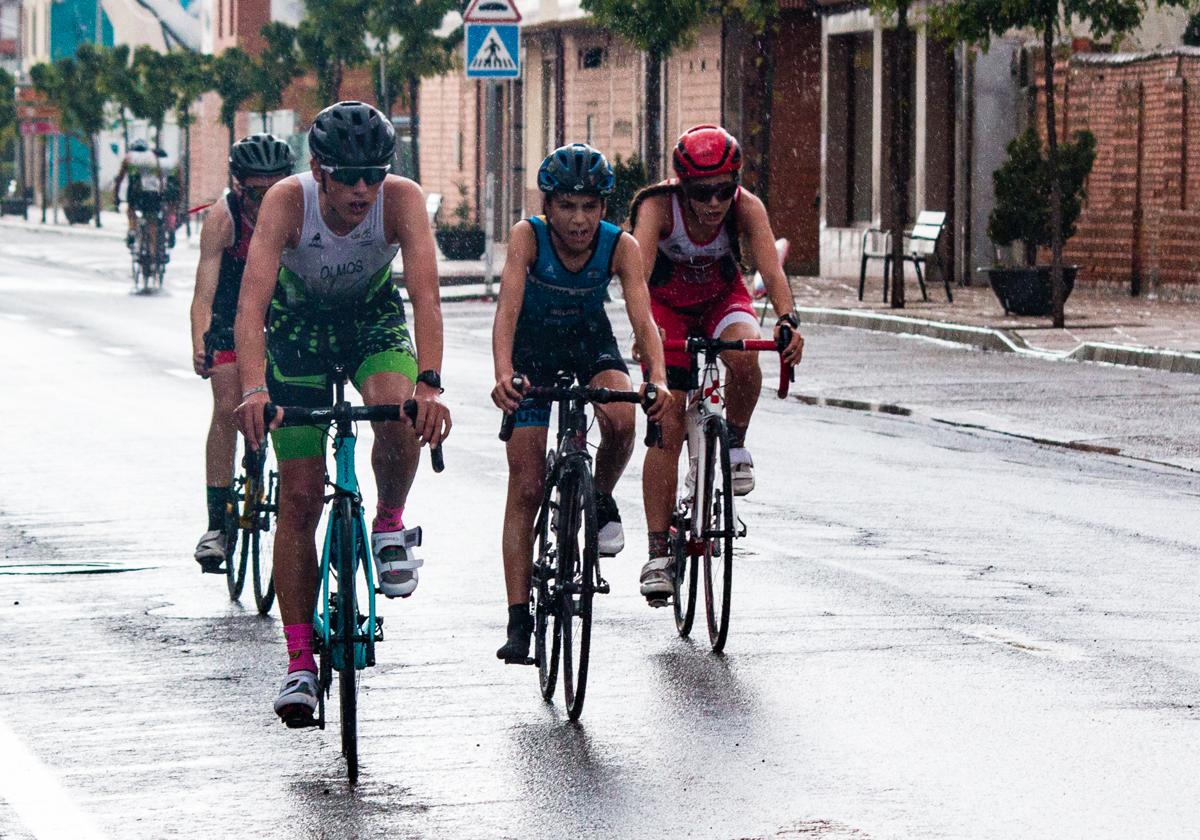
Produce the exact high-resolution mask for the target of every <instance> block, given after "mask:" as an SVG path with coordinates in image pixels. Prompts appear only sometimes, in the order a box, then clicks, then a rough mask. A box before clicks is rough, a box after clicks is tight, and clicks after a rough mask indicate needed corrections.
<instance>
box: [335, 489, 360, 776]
mask: <svg viewBox="0 0 1200 840" xmlns="http://www.w3.org/2000/svg"><path fill="white" fill-rule="evenodd" d="M333 516H334V521H333V523H332V525H331V526H330V527H331V528H333V539H332V543H333V551H334V563H335V566H334V568H335V569H336V570H337V600H336V602H335V603H336V604H337V622H336V624H335V625H334V633H335V636H334V638H333V643H332V645H333V648H334V649H335V651H336V654H335V656H334V666H335V667H336V668H337V672H338V700H339V705H340V708H341V714H342V755H344V756H345V757H346V777H347V778H348V779H349V780H350V784H354V783H355V782H357V781H358V669H357V668H356V664H355V652H354V648H355V645H354V640H355V636H356V635H357V632H358V599H357V598H356V592H355V571H356V569H355V562H354V561H355V554H356V540H355V536H354V514H353V509H352V508H351V505H350V500H349V499H338V500H337V501H336V502H335V503H334V514H333Z"/></svg>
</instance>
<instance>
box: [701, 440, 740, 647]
mask: <svg viewBox="0 0 1200 840" xmlns="http://www.w3.org/2000/svg"><path fill="white" fill-rule="evenodd" d="M704 437H705V444H706V459H707V469H705V479H704V482H705V493H704V516H703V517H702V518H701V520H700V521H701V522H703V523H704V532H703V537H704V611H705V614H706V616H707V618H708V640H709V642H710V643H711V644H712V649H713V651H714V652H715V653H720V652H721V651H722V650H723V649H724V648H725V640H726V638H727V637H728V636H729V604H730V594H731V586H732V583H733V534H734V531H733V472H732V470H731V469H730V466H729V430H728V428H726V426H725V421H724V420H722V419H721V418H719V417H717V418H713V419H712V420H710V421H709V422H708V425H707V426H706V427H705V430H704Z"/></svg>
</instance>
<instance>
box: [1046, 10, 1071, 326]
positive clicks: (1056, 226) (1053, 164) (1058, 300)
mask: <svg viewBox="0 0 1200 840" xmlns="http://www.w3.org/2000/svg"><path fill="white" fill-rule="evenodd" d="M1057 11H1058V7H1057V6H1056V7H1055V12H1056V13H1057ZM1054 23H1055V20H1054V19H1047V21H1046V25H1045V29H1044V30H1043V32H1042V47H1043V49H1044V50H1045V53H1046V54H1045V61H1044V66H1043V72H1044V74H1045V80H1046V157H1047V159H1048V161H1049V164H1050V293H1051V297H1050V301H1051V303H1050V305H1051V309H1050V315H1051V318H1053V320H1054V326H1055V327H1056V328H1058V329H1061V328H1062V327H1063V326H1065V325H1066V316H1065V315H1064V313H1063V305H1064V304H1065V303H1066V289H1065V288H1064V287H1063V265H1062V262H1063V260H1062V252H1063V235H1062V234H1063V230H1062V180H1061V179H1060V178H1059V172H1058V131H1057V129H1056V128H1055V120H1054Z"/></svg>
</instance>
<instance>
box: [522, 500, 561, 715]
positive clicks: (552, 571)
mask: <svg viewBox="0 0 1200 840" xmlns="http://www.w3.org/2000/svg"><path fill="white" fill-rule="evenodd" d="M557 510H558V508H557V502H556V500H555V499H554V493H553V491H552V490H550V491H548V492H547V494H546V497H545V499H544V500H543V501H542V509H541V510H540V511H539V512H538V518H537V524H536V526H535V527H536V532H535V533H534V550H535V551H536V552H537V556H536V557H535V558H534V561H533V569H532V570H531V575H530V581H529V599H530V601H531V602H532V604H533V657H534V661H536V662H537V668H538V686H539V687H540V688H541V692H542V699H543V700H549V699H550V698H552V697H553V696H554V686H555V684H556V683H557V682H558V660H559V656H560V654H561V651H562V639H561V637H560V636H559V634H558V623H557V622H555V623H554V624H553V625H551V620H552V618H553V616H554V614H555V612H556V609H557V602H556V600H555V598H554V596H552V595H551V594H550V593H551V589H552V588H555V589H556V588H557V580H556V576H557V574H558V562H557V560H556V556H557V555H556V552H557V546H556V544H555V541H554V534H553V532H552V530H551V523H552V522H555V521H557Z"/></svg>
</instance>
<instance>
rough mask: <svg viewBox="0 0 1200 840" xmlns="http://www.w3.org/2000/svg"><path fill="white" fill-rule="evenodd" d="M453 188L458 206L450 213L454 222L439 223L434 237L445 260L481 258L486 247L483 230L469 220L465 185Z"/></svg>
mask: <svg viewBox="0 0 1200 840" xmlns="http://www.w3.org/2000/svg"><path fill="white" fill-rule="evenodd" d="M455 186H457V187H458V205H457V206H455V208H454V210H453V212H452V213H451V216H453V218H454V221H453V222H451V223H450V224H441V223H439V224H438V226H437V229H436V230H435V231H434V237H435V238H436V239H437V244H438V248H440V249H441V251H442V255H443V256H445V258H446V259H448V260H477V259H480V258H481V257H482V256H483V252H484V250H485V249H486V247H487V240H486V234H485V233H484V230H483V228H481V227H480V226H479V225H477V224H476V223H475V222H473V221H472V220H471V203H470V200H469V197H468V196H467V185H466V184H465V183H463V182H462V181H459V182H458V183H457V184H455Z"/></svg>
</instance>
